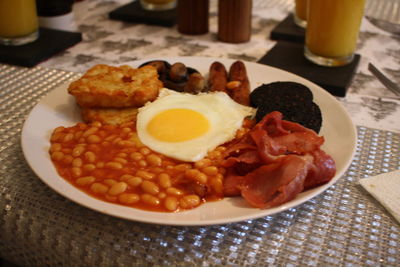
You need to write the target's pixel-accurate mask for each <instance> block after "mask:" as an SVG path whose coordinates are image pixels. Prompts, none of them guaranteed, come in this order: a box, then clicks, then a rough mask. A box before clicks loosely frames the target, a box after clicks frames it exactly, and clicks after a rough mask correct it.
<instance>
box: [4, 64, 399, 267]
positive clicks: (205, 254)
mask: <svg viewBox="0 0 400 267" xmlns="http://www.w3.org/2000/svg"><path fill="white" fill-rule="evenodd" d="M77 77H78V74H75V73H71V72H65V71H60V70H50V69H46V68H41V67H36V68H32V69H25V68H19V67H12V66H7V65H1V64H0V96H1V97H0V102H1V105H0V108H1V113H0V257H3V258H5V259H7V260H9V261H12V262H15V263H16V264H19V265H23V266H150V265H151V266H166V265H170V266H223V265H225V266H226V265H236V266H243V265H258V266H260V265H261V266H399V265H400V253H399V248H400V226H399V224H398V223H397V222H396V221H395V220H394V218H392V217H391V216H390V215H389V214H388V213H387V212H386V211H385V210H384V208H382V207H381V206H380V205H379V203H378V202H377V201H375V200H374V199H373V198H372V197H371V196H370V195H368V193H366V192H365V191H364V190H363V189H362V188H361V187H360V186H359V185H358V182H357V181H358V180H359V179H360V178H364V177H368V176H372V175H376V174H379V173H382V172H388V171H392V170H396V169H399V168H400V160H399V159H400V151H399V148H400V134H396V133H393V132H389V131H382V130H375V129H371V128H365V127H358V135H359V137H358V148H357V152H356V155H355V158H354V160H353V162H352V164H351V166H350V168H349V170H348V171H347V172H346V174H345V175H344V177H343V178H342V179H340V180H339V181H338V182H337V183H336V184H335V185H334V186H332V187H330V188H329V189H328V190H326V191H325V192H324V193H323V194H321V195H319V196H318V197H315V198H313V199H311V200H309V201H307V202H306V203H304V204H302V205H300V206H298V207H296V208H292V209H289V210H287V211H285V212H281V213H279V214H276V215H272V216H266V217H264V218H260V219H256V220H248V221H243V222H240V223H232V224H226V225H217V226H207V227H174V226H160V225H150V224H142V223H137V222H132V221H126V220H122V219H118V218H114V217H110V216H107V215H103V214H100V213H97V212H95V211H92V210H89V209H87V208H84V207H81V206H79V205H77V204H75V203H73V202H71V201H69V200H67V199H65V198H63V197H61V196H60V195H58V194H57V193H55V192H54V191H52V190H51V189H50V188H49V187H47V186H46V185H45V184H43V183H42V182H41V180H39V179H38V177H37V176H36V175H35V174H34V173H33V172H32V171H31V170H30V168H29V166H28V165H27V163H26V161H25V159H24V157H23V154H22V150H21V146H20V133H21V128H22V125H23V122H24V120H25V118H26V117H27V115H28V114H29V111H30V110H31V109H32V108H33V106H34V105H35V104H36V103H37V102H38V101H39V100H40V99H41V98H42V97H43V96H44V95H45V94H47V93H48V92H49V91H51V90H52V89H54V88H55V87H57V86H59V85H61V84H62V83H64V82H67V81H71V80H73V79H76V78H77Z"/></svg>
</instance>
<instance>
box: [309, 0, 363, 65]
mask: <svg viewBox="0 0 400 267" xmlns="http://www.w3.org/2000/svg"><path fill="white" fill-rule="evenodd" d="M364 6H365V0H308V14H307V29H306V41H305V51H304V54H305V57H306V58H307V59H309V60H310V61H312V62H314V63H316V64H318V65H322V66H331V67H333V66H343V65H346V64H349V63H350V62H351V61H352V60H353V58H354V51H355V49H356V45H357V39H358V33H359V29H360V24H361V19H362V17H363V14H364Z"/></svg>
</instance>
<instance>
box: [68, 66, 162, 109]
mask: <svg viewBox="0 0 400 267" xmlns="http://www.w3.org/2000/svg"><path fill="white" fill-rule="evenodd" d="M162 87H163V84H162V82H161V81H160V80H159V79H158V74H157V70H156V69H155V68H154V67H153V66H144V67H141V68H138V69H134V68H131V67H129V66H126V65H124V66H120V67H113V66H108V65H104V64H99V65H95V66H93V67H92V68H90V69H89V70H88V71H87V72H86V73H85V74H84V75H83V76H82V77H81V78H80V79H78V80H76V81H74V82H72V83H71V84H70V86H69V88H68V92H69V93H70V94H71V95H73V96H75V98H76V101H77V103H78V104H79V106H81V107H102V108H121V107H141V106H143V105H144V104H145V103H146V102H147V101H153V100H154V99H156V97H157V95H158V92H159V90H160V89H161V88H162Z"/></svg>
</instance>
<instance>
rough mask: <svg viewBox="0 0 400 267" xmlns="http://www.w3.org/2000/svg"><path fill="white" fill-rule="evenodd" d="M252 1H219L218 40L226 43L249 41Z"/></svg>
mask: <svg viewBox="0 0 400 267" xmlns="http://www.w3.org/2000/svg"><path fill="white" fill-rule="evenodd" d="M252 5H253V3H252V0H219V3H218V39H219V40H220V41H223V42H228V43H243V42H247V41H249V40H250V36H251V14H252V13H251V12H252Z"/></svg>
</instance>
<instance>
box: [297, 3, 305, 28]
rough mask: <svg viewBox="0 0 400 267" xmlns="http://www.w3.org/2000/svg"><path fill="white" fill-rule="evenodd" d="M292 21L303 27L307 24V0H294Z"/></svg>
mask: <svg viewBox="0 0 400 267" xmlns="http://www.w3.org/2000/svg"><path fill="white" fill-rule="evenodd" d="M294 22H295V23H296V24H297V25H298V26H300V27H303V28H305V27H306V26H307V0H296V2H295V8H294Z"/></svg>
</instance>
